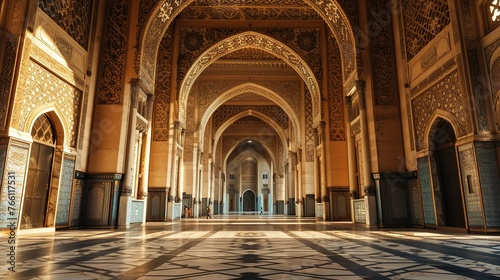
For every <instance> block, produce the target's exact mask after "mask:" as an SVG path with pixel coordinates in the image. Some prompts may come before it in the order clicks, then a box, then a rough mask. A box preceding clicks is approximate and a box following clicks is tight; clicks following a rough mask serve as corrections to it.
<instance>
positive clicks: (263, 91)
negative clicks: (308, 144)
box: [200, 83, 302, 139]
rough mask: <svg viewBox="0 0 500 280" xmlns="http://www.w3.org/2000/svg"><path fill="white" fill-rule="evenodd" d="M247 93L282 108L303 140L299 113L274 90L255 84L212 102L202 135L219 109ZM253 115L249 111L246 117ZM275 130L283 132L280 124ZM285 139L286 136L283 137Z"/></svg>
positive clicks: (266, 118) (239, 87)
mask: <svg viewBox="0 0 500 280" xmlns="http://www.w3.org/2000/svg"><path fill="white" fill-rule="evenodd" d="M245 93H255V94H257V95H260V96H263V97H266V98H268V99H269V100H271V101H273V102H274V103H276V104H277V105H278V106H280V107H281V108H282V109H283V110H284V111H285V113H286V114H287V115H288V117H289V118H290V120H291V122H292V126H293V130H294V132H296V135H297V139H301V135H302V132H301V129H300V122H299V116H298V115H297V114H298V113H299V112H295V111H294V110H293V108H292V106H290V104H289V103H288V102H287V101H286V100H284V99H283V98H282V97H281V96H280V95H279V94H277V93H275V92H273V91H272V90H270V89H268V88H266V87H263V86H261V85H258V84H255V83H245V84H241V85H239V86H236V87H234V88H232V89H230V90H228V91H226V92H224V93H222V94H221V95H220V96H219V97H218V98H217V99H216V100H215V101H214V102H212V104H211V105H210V106H209V107H208V108H207V110H206V111H205V113H204V115H203V117H202V119H201V122H200V131H201V135H204V134H205V128H206V126H207V123H208V121H209V120H210V117H211V116H212V114H213V113H214V112H215V111H216V110H217V108H219V107H220V106H221V105H223V104H224V103H225V102H227V101H229V100H230V99H232V98H234V97H236V96H239V95H242V94H245ZM251 114H252V112H248V111H247V113H246V114H245V115H251ZM253 114H255V115H262V117H260V118H261V119H263V120H265V121H266V122H268V123H269V124H273V123H275V122H274V121H273V120H272V119H271V118H269V117H267V116H265V115H263V114H260V113H259V112H255V111H254V112H253ZM271 126H273V125H271ZM275 130H276V131H281V130H280V129H279V125H278V124H276V127H275ZM219 131H223V130H219ZM283 139H285V138H284V135H283Z"/></svg>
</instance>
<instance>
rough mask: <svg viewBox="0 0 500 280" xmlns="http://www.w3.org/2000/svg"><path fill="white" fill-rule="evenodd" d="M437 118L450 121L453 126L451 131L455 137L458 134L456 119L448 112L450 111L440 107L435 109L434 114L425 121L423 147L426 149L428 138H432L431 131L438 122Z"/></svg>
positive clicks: (432, 131) (427, 147)
mask: <svg viewBox="0 0 500 280" xmlns="http://www.w3.org/2000/svg"><path fill="white" fill-rule="evenodd" d="M439 119H443V120H445V121H447V122H449V123H450V125H451V127H452V128H453V133H455V137H457V136H458V135H460V134H459V133H457V132H458V131H457V127H459V125H458V121H457V120H456V118H455V116H454V115H453V114H452V113H450V112H447V111H444V110H441V109H437V110H435V111H434V114H433V115H432V117H431V118H430V119H429V122H428V123H427V127H426V129H425V135H426V136H425V140H424V141H425V148H426V149H429V147H430V146H429V145H430V143H429V142H430V139H432V136H433V133H435V127H436V124H437V123H439Z"/></svg>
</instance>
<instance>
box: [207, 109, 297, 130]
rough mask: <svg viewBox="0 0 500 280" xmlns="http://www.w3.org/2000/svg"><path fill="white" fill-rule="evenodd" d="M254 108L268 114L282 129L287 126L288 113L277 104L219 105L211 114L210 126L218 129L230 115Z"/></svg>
mask: <svg viewBox="0 0 500 280" xmlns="http://www.w3.org/2000/svg"><path fill="white" fill-rule="evenodd" d="M246 110H254V111H258V112H260V113H263V114H264V115H267V116H269V118H271V119H273V120H275V121H276V123H278V124H279V125H280V126H281V127H282V128H283V129H286V128H288V115H287V114H286V113H285V111H283V109H281V108H280V107H279V106H275V105H273V106H255V105H241V106H236V105H234V106H228V105H223V106H221V107H219V108H218V109H217V110H216V111H215V112H214V114H213V115H212V128H213V130H214V131H216V130H217V129H219V127H221V125H222V124H224V123H225V122H226V121H227V120H228V119H229V118H231V117H232V116H234V115H236V114H238V113H240V112H243V111H246Z"/></svg>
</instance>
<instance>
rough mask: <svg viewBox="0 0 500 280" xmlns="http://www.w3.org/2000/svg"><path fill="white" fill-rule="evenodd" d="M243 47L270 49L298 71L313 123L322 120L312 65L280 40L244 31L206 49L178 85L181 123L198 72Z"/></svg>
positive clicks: (319, 97)
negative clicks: (303, 84) (305, 90)
mask: <svg viewBox="0 0 500 280" xmlns="http://www.w3.org/2000/svg"><path fill="white" fill-rule="evenodd" d="M245 48H257V49H261V50H264V51H266V52H269V53H271V54H273V55H275V56H276V57H278V58H280V59H282V60H283V61H285V62H286V63H287V64H289V65H290V67H292V68H293V69H294V70H295V71H296V72H297V74H298V75H299V76H300V77H301V78H302V80H303V81H304V82H305V83H306V86H307V87H308V89H309V92H310V94H311V96H312V100H313V102H312V103H313V106H312V107H313V117H314V120H315V124H319V121H320V119H321V95H320V93H319V91H320V87H319V85H318V81H317V80H316V78H315V76H314V73H313V71H312V70H311V68H310V67H309V66H308V65H307V63H306V62H305V61H304V60H303V59H302V58H301V57H300V56H299V55H298V54H297V53H295V52H294V51H293V50H292V49H291V48H289V47H288V46H286V45H285V44H283V43H282V42H280V41H278V40H276V39H274V38H271V37H269V36H267V35H263V34H260V33H257V32H254V31H246V32H242V33H239V34H236V35H234V36H231V37H229V38H226V39H224V40H222V41H221V42H219V43H217V44H215V45H213V46H212V47H210V48H209V49H207V50H206V51H205V52H203V54H201V55H200V56H199V57H198V58H197V59H196V60H195V62H194V63H193V65H192V66H191V68H190V69H189V71H188V72H187V74H186V76H185V78H184V80H183V81H182V84H181V87H180V93H179V98H178V100H179V112H178V118H179V120H180V122H181V123H184V122H185V118H186V117H185V115H186V106H187V101H188V96H189V92H190V91H191V87H192V86H193V84H194V82H195V81H196V79H197V78H198V76H199V75H200V74H201V72H203V70H205V69H206V68H207V67H208V66H209V65H210V64H212V63H213V62H215V61H216V60H217V59H219V58H221V57H223V56H224V55H226V54H228V53H231V52H234V51H237V50H240V49H245Z"/></svg>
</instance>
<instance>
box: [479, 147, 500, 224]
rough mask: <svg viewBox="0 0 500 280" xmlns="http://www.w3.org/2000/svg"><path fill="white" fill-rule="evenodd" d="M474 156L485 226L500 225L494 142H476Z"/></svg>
mask: <svg viewBox="0 0 500 280" xmlns="http://www.w3.org/2000/svg"><path fill="white" fill-rule="evenodd" d="M475 147H476V157H477V165H478V169H479V178H480V181H481V193H482V195H483V203H484V214H485V216H486V226H487V227H496V228H498V227H500V212H499V211H498V209H496V207H498V205H499V203H500V175H499V174H498V164H497V160H496V156H495V149H496V147H495V143H493V142H476V143H475Z"/></svg>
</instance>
